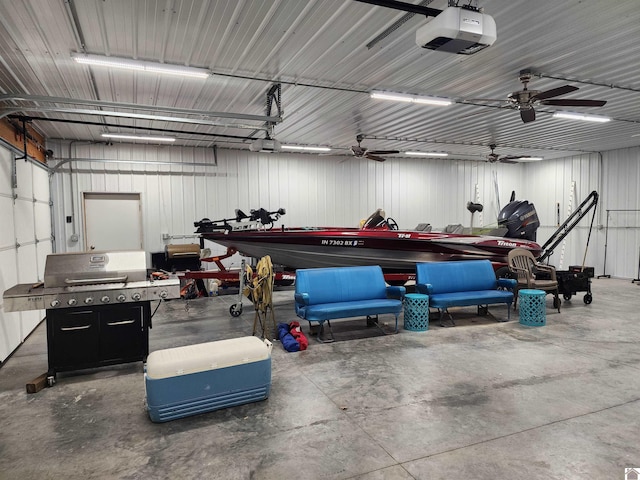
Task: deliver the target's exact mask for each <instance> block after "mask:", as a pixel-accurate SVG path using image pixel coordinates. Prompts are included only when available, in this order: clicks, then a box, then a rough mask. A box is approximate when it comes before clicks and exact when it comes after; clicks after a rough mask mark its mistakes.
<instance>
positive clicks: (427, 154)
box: [404, 152, 449, 157]
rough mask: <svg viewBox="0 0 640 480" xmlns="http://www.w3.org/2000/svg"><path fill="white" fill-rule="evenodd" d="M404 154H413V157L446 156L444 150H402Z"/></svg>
mask: <svg viewBox="0 0 640 480" xmlns="http://www.w3.org/2000/svg"><path fill="white" fill-rule="evenodd" d="M404 154H405V155H413V156H415V157H448V156H449V154H448V153H445V152H404Z"/></svg>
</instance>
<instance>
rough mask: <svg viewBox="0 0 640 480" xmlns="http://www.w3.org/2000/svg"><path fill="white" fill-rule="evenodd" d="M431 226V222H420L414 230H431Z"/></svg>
mask: <svg viewBox="0 0 640 480" xmlns="http://www.w3.org/2000/svg"><path fill="white" fill-rule="evenodd" d="M431 228H432V227H431V224H430V223H419V224H418V225H417V226H416V228H415V229H414V230H416V231H418V232H430V231H431Z"/></svg>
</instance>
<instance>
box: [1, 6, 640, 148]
mask: <svg viewBox="0 0 640 480" xmlns="http://www.w3.org/2000/svg"><path fill="white" fill-rule="evenodd" d="M479 6H481V7H484V11H485V13H487V14H489V15H491V16H492V17H493V18H494V19H495V21H496V24H497V28H498V40H497V41H496V43H495V44H494V45H492V46H491V47H489V48H487V49H485V50H484V51H482V52H480V53H477V54H475V55H471V56H462V55H453V54H446V53H440V52H432V51H429V50H425V49H421V48H419V47H417V46H416V45H415V41H414V40H415V30H416V29H417V28H418V27H419V26H420V25H422V24H423V23H425V21H426V19H425V17H423V16H421V15H414V16H413V17H412V18H410V19H409V20H408V21H407V22H406V23H404V24H403V25H401V26H400V27H399V28H398V29H397V30H395V31H394V32H392V33H391V34H390V35H388V36H387V37H386V38H384V39H382V40H381V41H379V42H378V43H377V44H376V45H375V46H374V47H373V48H371V49H368V48H367V46H366V45H367V44H368V43H369V42H370V41H371V40H372V39H374V38H376V37H377V36H378V35H379V34H380V33H382V32H383V31H385V30H386V29H387V28H388V27H390V26H391V25H393V24H394V23H395V22H396V21H398V20H399V19H400V18H402V17H403V16H404V15H405V14H406V12H403V11H400V10H394V9H390V8H384V7H379V6H373V5H370V4H366V3H361V2H356V1H338V0H315V1H307V2H301V1H298V0H264V1H250V0H244V1H243V0H240V1H213V0H209V1H206V0H162V1H160V0H158V1H154V0H137V1H136V0H133V1H132V0H110V1H103V0H83V1H77V0H76V1H72V0H66V1H65V0H25V1H22V2H9V1H4V0H3V1H1V2H0V64H1V66H2V68H1V70H0V93H1V94H4V95H8V96H12V95H13V96H16V95H25V94H26V95H44V96H50V97H65V98H73V99H89V100H100V101H103V102H125V103H134V104H138V105H140V107H141V108H139V109H137V110H132V109H123V108H110V107H108V106H104V107H103V109H104V110H117V111H119V112H132V113H143V114H144V113H146V114H150V113H153V112H150V111H148V110H145V109H144V108H143V106H144V105H155V106H162V107H177V108H181V109H189V110H191V109H192V110H198V111H202V110H207V111H212V112H232V113H243V114H255V115H265V114H266V110H265V108H266V107H265V102H266V91H267V89H268V88H269V87H270V86H271V85H272V84H273V83H275V82H277V81H280V82H282V108H283V111H284V114H283V121H282V122H281V123H279V124H278V125H276V126H275V130H274V133H275V136H276V138H277V139H278V140H280V141H281V142H283V143H293V144H304V145H328V146H332V147H338V148H343V149H346V148H347V147H349V146H350V145H353V144H354V143H355V142H354V141H355V136H356V134H357V133H364V134H365V135H366V136H367V138H366V140H365V141H364V142H363V144H366V146H368V147H369V148H384V149H399V150H407V149H413V150H429V151H431V150H437V151H446V152H450V153H451V154H453V156H455V157H458V158H467V157H469V158H478V159H481V158H482V156H481V155H484V154H486V153H488V151H489V149H488V147H487V145H489V144H491V143H496V144H497V145H498V149H497V151H498V153H500V154H503V155H507V154H527V155H535V156H544V157H545V158H557V157H564V156H569V155H573V154H576V153H579V152H593V151H605V150H611V149H616V148H623V147H629V146H635V145H640V136H639V135H640V125H639V122H640V79H639V78H638V74H637V65H640V49H638V48H637V44H638V41H639V40H640V3H639V2H638V1H637V0H618V1H616V2H601V1H600V2H598V1H596V0H588V1H579V0H566V1H548V0H537V1H535V2H533V1H529V2H524V1H512V0H485V1H481V2H480V4H479ZM429 7H431V8H437V9H443V8H445V7H446V2H445V1H443V0H436V1H433V2H432V3H430V4H429ZM71 52H86V53H93V54H100V55H111V56H119V57H127V58H137V59H144V60H150V61H158V62H164V63H169V64H177V65H188V66H196V67H203V68H208V69H210V70H211V71H212V72H213V73H214V75H213V76H212V77H210V78H208V79H206V80H198V79H179V78H174V77H158V76H155V75H152V74H147V73H132V72H126V71H115V70H111V71H107V70H104V69H98V68H95V67H88V66H82V65H78V64H76V63H75V62H73V61H72V59H71ZM526 68H532V69H534V71H535V72H538V73H541V75H539V76H534V78H533V79H532V81H531V83H530V85H529V87H530V88H531V89H535V90H547V89H551V88H555V87H558V86H562V85H565V84H570V85H574V86H577V87H579V88H580V90H579V91H578V92H574V93H571V94H568V95H565V96H563V97H562V98H592V99H602V100H607V105H605V106H604V107H602V108H591V109H587V108H572V109H570V108H567V107H563V108H562V110H574V111H582V112H585V113H598V114H602V115H608V116H611V117H613V118H614V119H615V120H614V121H612V122H609V123H608V124H590V123H582V122H575V121H566V120H565V121H563V120H558V119H553V118H551V113H552V112H553V111H556V110H560V109H561V108H560V107H550V106H538V108H537V109H536V111H537V113H538V115H537V117H538V118H537V120H536V121H535V122H533V123H530V124H523V123H522V122H521V120H520V116H519V114H518V112H517V111H514V110H511V109H507V108H497V107H500V106H501V105H502V106H503V105H504V104H500V103H494V104H485V105H484V106H480V105H477V104H473V105H472V104H463V103H460V102H464V101H466V100H468V99H477V98H492V99H506V96H507V95H508V94H509V93H510V92H513V91H517V90H520V89H521V87H522V85H521V84H520V82H519V80H518V72H519V71H520V70H522V69H526ZM550 76H557V77H563V78H565V79H555V78H549V77H550ZM567 79H568V80H567ZM585 82H592V83H601V84H603V85H609V86H600V85H592V84H590V83H585ZM612 86H613V87H614V88H612ZM616 87H628V88H627V89H623V88H616ZM373 89H381V90H390V91H395V92H406V93H412V94H423V95H434V96H442V97H448V98H451V99H454V100H456V101H457V102H458V103H456V104H454V105H452V106H450V107H446V108H440V107H428V106H418V105H405V104H393V103H389V102H384V101H376V100H372V99H370V98H369V96H368V92H369V91H371V90H373ZM5 98H6V97H5ZM474 103H475V102H474ZM34 104H35V102H24V101H13V102H9V101H5V102H4V103H3V104H0V106H2V107H10V106H16V105H17V106H18V107H17V108H23V111H24V113H26V114H29V115H32V116H34V117H45V118H51V119H63V120H72V121H77V120H80V121H85V122H87V123H89V122H91V123H96V124H97V125H91V124H87V125H81V124H76V123H60V122H50V121H43V120H34V124H35V126H36V127H37V128H38V129H39V130H40V131H41V132H43V133H44V135H45V136H47V137H49V138H62V139H73V140H95V141H100V140H101V137H100V134H101V133H103V132H106V131H110V132H123V133H126V132H133V131H134V129H133V128H131V127H132V126H135V127H140V128H138V129H136V133H141V132H142V133H157V131H156V130H146V128H151V129H160V130H162V129H169V130H178V131H181V132H183V133H178V134H177V137H178V143H181V144H184V145H196V146H210V145H213V144H217V145H219V146H221V147H232V148H248V144H249V143H250V140H243V139H241V138H226V137H219V136H216V135H221V134H224V135H231V136H237V137H249V136H252V137H258V136H263V135H264V132H263V131H259V130H256V131H253V130H250V129H246V128H229V127H228V125H229V124H231V123H235V124H237V123H242V124H245V125H246V124H251V125H253V124H255V125H256V126H260V125H261V123H259V122H246V121H243V120H230V119H221V118H215V117H212V118H207V120H208V121H209V122H218V123H220V124H222V125H225V126H221V127H215V126H211V125H193V124H182V123H176V122H166V121H156V120H153V121H150V120H144V119H130V118H122V117H106V116H96V115H81V114H77V113H69V112H59V111H58V112H52V111H45V112H38V111H37V109H36V108H34V107H33V105H34ZM37 104H38V105H40V106H49V107H65V108H67V109H72V108H84V109H87V108H90V109H93V110H96V109H99V108H100V107H95V106H93V107H86V106H84V107H81V106H77V105H75V106H74V105H63V104H60V103H51V102H37ZM271 113H272V115H276V114H277V111H276V109H275V108H274V109H272V112H271ZM167 115H169V114H167ZM176 116H178V115H176ZM183 116H184V117H185V118H192V119H202V118H203V116H202V115H201V114H195V113H194V114H192V115H187V114H184V115H183ZM340 152H342V153H345V152H346V150H341V151H340ZM476 156H477V157H476Z"/></svg>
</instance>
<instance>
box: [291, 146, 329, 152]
mask: <svg viewBox="0 0 640 480" xmlns="http://www.w3.org/2000/svg"><path fill="white" fill-rule="evenodd" d="M280 148H282V150H304V151H307V152H330V151H331V149H330V148H329V147H304V146H302V145H282V146H281V147H280Z"/></svg>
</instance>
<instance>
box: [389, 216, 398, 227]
mask: <svg viewBox="0 0 640 480" xmlns="http://www.w3.org/2000/svg"><path fill="white" fill-rule="evenodd" d="M386 222H387V227H389V230H399V229H398V224H397V223H396V221H395V220H394V219H393V218H391V217H389V218H387V220H386Z"/></svg>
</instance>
